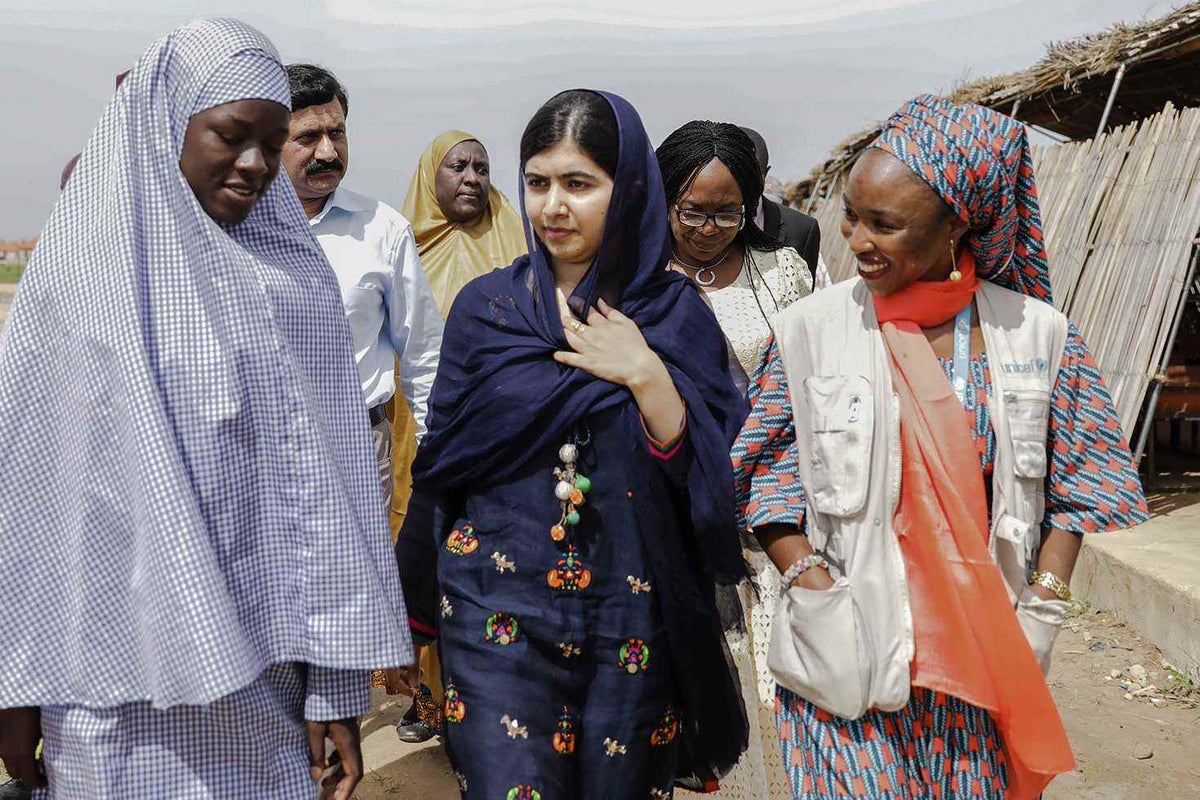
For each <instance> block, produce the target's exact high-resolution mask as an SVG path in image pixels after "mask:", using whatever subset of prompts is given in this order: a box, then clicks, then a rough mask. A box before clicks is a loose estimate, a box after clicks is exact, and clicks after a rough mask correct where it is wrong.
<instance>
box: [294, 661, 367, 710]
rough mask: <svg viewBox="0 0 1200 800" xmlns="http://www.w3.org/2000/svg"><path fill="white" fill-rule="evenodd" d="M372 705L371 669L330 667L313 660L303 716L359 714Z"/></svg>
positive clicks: (309, 668)
mask: <svg viewBox="0 0 1200 800" xmlns="http://www.w3.org/2000/svg"><path fill="white" fill-rule="evenodd" d="M370 707H371V672H370V670H355V669H331V668H330V667H318V666H316V665H312V664H310V665H309V667H308V687H307V696H306V698H305V700H304V718H305V719H306V720H309V721H311V722H329V721H332V720H337V719H347V718H349V717H357V716H360V715H362V714H365V713H367V711H368V709H370Z"/></svg>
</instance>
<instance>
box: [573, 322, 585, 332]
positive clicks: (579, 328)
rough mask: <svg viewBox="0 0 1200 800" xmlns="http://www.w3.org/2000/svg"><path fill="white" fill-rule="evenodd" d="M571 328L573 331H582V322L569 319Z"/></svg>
mask: <svg viewBox="0 0 1200 800" xmlns="http://www.w3.org/2000/svg"><path fill="white" fill-rule="evenodd" d="M571 330H573V331H575V333H581V332H582V331H583V323H582V322H580V321H579V320H577V319H573V320H571Z"/></svg>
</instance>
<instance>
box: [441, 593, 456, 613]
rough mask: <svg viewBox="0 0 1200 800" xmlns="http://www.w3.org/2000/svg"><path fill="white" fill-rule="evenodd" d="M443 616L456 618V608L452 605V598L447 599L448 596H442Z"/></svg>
mask: <svg viewBox="0 0 1200 800" xmlns="http://www.w3.org/2000/svg"><path fill="white" fill-rule="evenodd" d="M442 616H443V617H451V616H454V606H452V605H450V598H449V597H446V595H442Z"/></svg>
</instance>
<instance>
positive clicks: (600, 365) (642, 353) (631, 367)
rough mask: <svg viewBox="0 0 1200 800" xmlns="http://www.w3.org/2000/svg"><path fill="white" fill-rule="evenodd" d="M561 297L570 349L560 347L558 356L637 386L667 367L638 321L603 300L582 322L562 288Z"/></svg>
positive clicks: (561, 360)
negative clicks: (577, 317)
mask: <svg viewBox="0 0 1200 800" xmlns="http://www.w3.org/2000/svg"><path fill="white" fill-rule="evenodd" d="M555 295H556V296H557V297H558V310H559V315H560V316H561V317H562V325H563V333H564V334H566V338H567V344H568V345H570V346H571V349H570V350H559V351H558V352H556V353H555V354H554V360H555V361H557V362H558V363H560V364H566V365H567V366H569V367H578V368H579V369H582V370H584V371H585V372H588V373H591V374H592V375H595V376H596V377H597V378H600V379H601V380H605V381H609V382H610V383H615V384H618V385H620V386H625V387H628V388H630V389H633V388H635V387H637V386H639V385H641V384H645V383H646V382H648V381H650V380H652V379H654V378H655V377H656V376H657V373H658V372H659V371H661V370H664V367H663V364H662V360H661V359H659V357H658V356H657V355H656V354H655V353H654V351H653V350H651V349H650V346H649V345H648V344H646V339H645V337H643V336H642V332H641V331H640V330H638V326H637V323H635V322H634V321H633V320H631V319H630V318H629V317H627V316H625V315H624V314H622V313H621V312H620V311H618V310H616V309H615V308H613V307H611V306H610V305H608V304H607V303H605V302H604V301H603V300H600V301H598V303H597V307H596V308H591V309H588V314H587V320H586V322H580V321H579V320H578V319H576V317H575V315H574V314H573V313H572V312H571V309H570V306H568V305H567V298H566V296H565V295H564V294H563V292H562V290H561V289H558V290H556V291H555Z"/></svg>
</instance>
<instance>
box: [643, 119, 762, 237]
mask: <svg viewBox="0 0 1200 800" xmlns="http://www.w3.org/2000/svg"><path fill="white" fill-rule="evenodd" d="M654 154H655V155H656V156H657V157H658V168H659V170H661V171H662V178H663V189H664V191H665V192H666V195H667V202H668V203H677V202H679V198H680V197H682V196H683V194H684V192H686V191H687V190H688V189H689V188H690V187H691V185H692V182H693V181H695V180H696V175H698V174H699V173H700V170H702V169H704V167H705V166H706V165H707V164H708V163H709V162H710V161H712V160H713V159H714V158H715V159H717V160H719V161H720V162H721V163H722V164H724V165H725V167H726V168H727V169H728V170H729V171H730V172H731V173H732V174H733V179H734V180H735V181H737V185H738V188H739V189H741V191H742V213H744V214H745V219H746V224H745V226H744V227H743V228H742V230H741V231H740V232H739V233H738V236H739V237H743V244H745V245H746V246H748V247H751V248H753V249H755V250H778V249H779V248H780V247H782V246H783V245H782V243H780V242H778V241H776V240H775V239H774V238H772V237H771V236H769V235H767V234H766V233H764V232H763V230H762V228H760V227H758V225H757V224H756V223H755V221H754V216H755V214H756V213H757V212H758V204H759V202H760V200H761V199H762V193H763V176H762V172H761V171H759V168H758V155H757V153H756V152H755V150H754V142H753V141H752V140H751V139H750V137H749V136H747V135H746V133H745V131H743V130H742V129H741V128H739V127H738V126H737V125H732V124H730V123H728V122H710V121H709V120H695V121H693V122H689V123H687V124H686V125H684V126H683V127H681V128H679V129H678V130H676V131H675V132H674V133H672V134H671V135H670V136H668V137H667V138H666V139H664V140H663V143H662V144H660V145H659V146H658V149H657V150H655V151H654Z"/></svg>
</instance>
